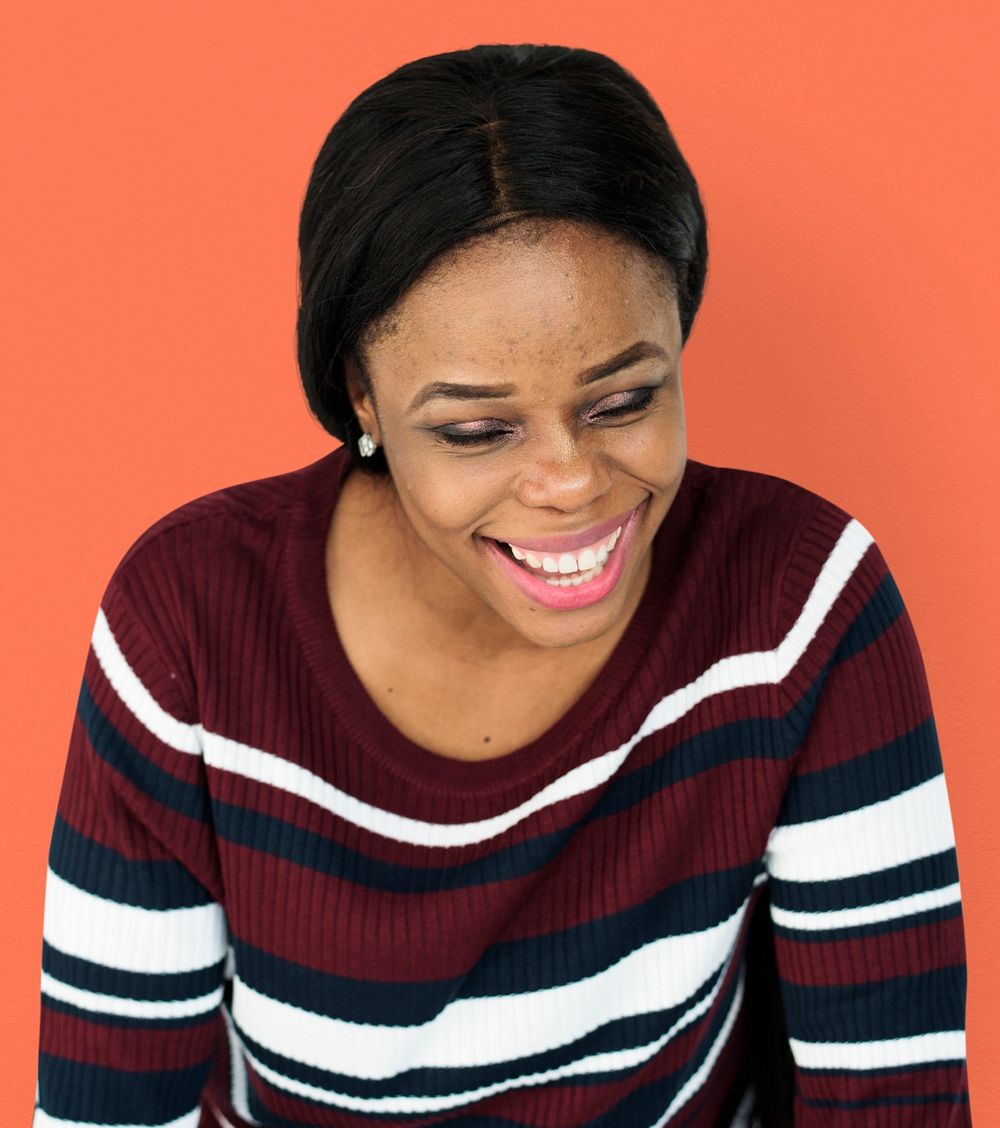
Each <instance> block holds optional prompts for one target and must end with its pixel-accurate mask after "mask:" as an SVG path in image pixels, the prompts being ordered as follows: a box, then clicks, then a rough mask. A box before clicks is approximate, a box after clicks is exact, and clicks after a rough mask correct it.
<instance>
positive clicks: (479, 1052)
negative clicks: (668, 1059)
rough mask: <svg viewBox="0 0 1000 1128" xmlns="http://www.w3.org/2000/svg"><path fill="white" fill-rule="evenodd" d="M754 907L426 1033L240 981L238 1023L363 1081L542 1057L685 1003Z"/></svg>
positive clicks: (469, 1002) (280, 1049)
mask: <svg viewBox="0 0 1000 1128" xmlns="http://www.w3.org/2000/svg"><path fill="white" fill-rule="evenodd" d="M748 902H749V898H748V899H747V900H745V901H744V902H743V904H742V905H741V906H740V907H739V909H738V910H737V911H736V912H735V913H733V915H732V916H730V917H729V918H728V919H727V920H724V921H722V922H720V923H719V924H716V925H713V926H712V927H711V928H706V929H703V930H702V931H699V932H692V933H686V934H684V935H681V936H668V937H663V938H661V939H659V940H655V941H653V942H652V943H649V944H646V945H644V946H642V947H641V948H637V949H636V950H635V951H633V952H630V953H629V954H628V955H627V956H625V957H624V958H622V959H621V960H619V961H618V963H616V964H614V965H612V966H611V967H609V968H607V969H606V970H604V971H601V972H598V973H597V974H596V975H592V976H590V977H588V978H586V979H583V980H579V981H576V982H573V983H567V984H562V985H560V986H558V987H551V988H545V989H543V990H538V991H531V992H525V993H521V994H514V995H500V996H492V997H489V998H459V999H456V1000H454V1001H453V1002H451V1003H449V1004H448V1005H447V1006H446V1007H445V1008H444V1010H442V1011H441V1012H440V1013H439V1014H437V1015H435V1017H434V1018H433V1019H431V1020H430V1021H429V1022H426V1023H423V1024H421V1025H413V1026H388V1025H376V1024H371V1025H369V1024H363V1023H357V1022H346V1021H344V1020H342V1019H336V1018H329V1017H327V1016H326V1015H320V1014H315V1013H313V1012H311V1011H307V1010H304V1009H302V1008H300V1007H296V1006H292V1005H290V1004H288V1003H285V1002H281V1001H280V1000H277V999H273V998H270V997H269V996H267V995H263V994H261V993H260V992H258V991H256V990H254V989H253V988H252V987H250V986H249V985H248V984H246V983H244V982H243V981H242V980H241V979H240V978H239V975H237V977H236V979H235V980H234V986H233V1001H232V1013H233V1018H234V1020H235V1021H236V1023H237V1024H238V1026H239V1027H240V1029H241V1030H243V1031H244V1032H245V1033H246V1034H247V1036H248V1037H249V1038H250V1039H252V1040H253V1041H255V1042H257V1043H258V1044H259V1045H261V1046H264V1047H265V1048H266V1049H269V1050H272V1051H273V1052H275V1053H279V1054H282V1055H283V1056H285V1057H289V1058H292V1059H293V1060H295V1061H298V1062H301V1063H303V1064H304V1065H309V1066H313V1067H314V1068H317V1069H323V1070H326V1071H328V1072H335V1073H346V1074H350V1075H351V1076H354V1077H358V1078H364V1079H366V1080H382V1079H385V1078H389V1077H393V1076H395V1075H397V1074H399V1073H403V1072H405V1071H406V1070H409V1069H422V1068H430V1069H434V1068H441V1069H456V1068H463V1067H475V1066H484V1065H491V1064H495V1063H496V1062H498V1061H509V1060H513V1059H517V1058H521V1057H525V1056H528V1055H532V1054H542V1053H545V1052H546V1051H548V1050H552V1049H555V1048H557V1047H559V1046H563V1045H566V1044H568V1043H570V1042H574V1041H576V1040H577V1039H579V1038H582V1037H584V1036H585V1035H587V1034H588V1033H590V1032H591V1031H592V1030H595V1029H598V1028H599V1027H601V1026H603V1025H604V1024H605V1023H608V1022H614V1021H617V1020H619V1019H623V1018H629V1017H632V1016H634V1015H639V1014H646V1013H649V1012H651V1011H658V1010H664V1009H667V1008H670V1007H676V1006H680V1005H681V1004H683V1003H684V1002H685V1000H687V999H689V998H690V997H691V994H692V992H693V991H695V990H697V989H698V987H699V985H701V984H704V983H706V982H708V981H709V980H710V979H711V977H712V975H713V974H715V973H716V972H717V970H718V968H719V967H720V966H722V965H723V964H724V963H725V961H726V959H727V957H728V955H729V953H730V952H731V950H732V948H733V947H734V945H735V942H736V938H737V935H738V933H739V928H740V923H741V921H742V920H743V916H744V913H745V910H746V906H747V904H748Z"/></svg>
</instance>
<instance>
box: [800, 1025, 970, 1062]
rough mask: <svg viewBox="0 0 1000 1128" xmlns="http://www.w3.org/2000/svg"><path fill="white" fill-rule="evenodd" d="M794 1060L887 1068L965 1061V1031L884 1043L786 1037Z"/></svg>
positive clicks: (951, 1031)
mask: <svg viewBox="0 0 1000 1128" xmlns="http://www.w3.org/2000/svg"><path fill="white" fill-rule="evenodd" d="M788 1044H789V1045H790V1046H791V1048H792V1056H793V1057H794V1058H795V1063H796V1065H798V1066H799V1067H800V1068H802V1069H850V1070H858V1071H865V1070H869V1069H890V1068H892V1067H893V1066H899V1065H920V1064H922V1063H924V1062H935V1061H964V1060H965V1031H964V1030H944V1031H941V1032H940V1033H937V1034H914V1035H913V1036H912V1037H910V1038H889V1039H887V1040H886V1041H884V1042H801V1041H799V1040H798V1039H797V1038H789V1039H788Z"/></svg>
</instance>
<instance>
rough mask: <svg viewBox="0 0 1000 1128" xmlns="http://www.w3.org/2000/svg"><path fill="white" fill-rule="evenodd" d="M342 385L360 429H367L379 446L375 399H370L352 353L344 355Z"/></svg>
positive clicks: (380, 437) (370, 395) (380, 442)
mask: <svg viewBox="0 0 1000 1128" xmlns="http://www.w3.org/2000/svg"><path fill="white" fill-rule="evenodd" d="M344 385H345V387H346V388H347V398H348V399H349V400H350V401H351V407H353V408H354V414H355V415H356V416H357V417H358V423H360V424H361V430H362V431H367V432H368V434H369V435H371V437H372V438H373V439H374V440H375V442H377V443H378V444H379V445H380V446H381V445H382V435H381V433H380V432H379V426H378V416H377V415H376V413H375V401H374V400H373V399H372V394H371V392H370V391H368V390H367V389H366V388H365V380H364V378H363V377H362V375H361V369H360V368H359V367H358V362H357V360H356V359H355V357H354V354H353V353H348V354H347V356H345V357H344Z"/></svg>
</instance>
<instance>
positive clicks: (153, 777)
mask: <svg viewBox="0 0 1000 1128" xmlns="http://www.w3.org/2000/svg"><path fill="white" fill-rule="evenodd" d="M77 711H78V713H79V715H80V719H81V721H82V722H83V726H84V728H85V729H86V732H87V739H88V740H89V741H90V744H91V747H92V748H93V749H94V751H95V752H96V753H97V755H98V756H99V757H100V758H101V759H102V760H103V761H104V762H105V763H106V764H109V765H110V766H111V767H112V768H114V770H115V771H116V772H118V773H119V774H120V775H122V776H124V777H125V779H127V780H128V781H129V783H131V784H132V785H133V786H134V787H137V788H138V789H139V790H140V791H142V792H143V793H144V794H146V795H148V796H149V798H150V799H153V800H155V801H156V802H157V803H159V804H161V805H162V806H164V807H166V808H167V809H168V810H171V811H174V812H175V813H176V814H178V815H184V816H186V817H187V818H189V819H195V820H197V821H198V822H207V821H208V814H209V812H208V797H207V794H206V792H205V789H204V788H202V787H197V786H195V785H194V784H191V783H185V782H184V780H181V779H177V778H176V776H172V775H170V773H169V772H165V771H164V770H163V769H162V768H159V767H157V766H156V764H154V763H152V761H150V760H147V759H146V757H145V756H143V754H142V753H141V752H140V751H139V750H138V749H137V748H136V747H135V746H134V745H132V744H130V743H129V742H128V741H127V740H126V739H125V737H124V736H122V734H121V733H120V732H119V731H118V730H117V729H116V728H115V726H114V725H113V724H112V723H111V722H110V721H109V720H108V719H107V717H105V715H104V714H103V713H102V712H101V710H100V709H99V708H98V707H97V703H96V702H95V701H94V698H93V696H92V694H91V692H90V688H89V686H88V685H87V682H86V680H84V682H83V684H82V685H81V686H80V697H79V701H78V704H77Z"/></svg>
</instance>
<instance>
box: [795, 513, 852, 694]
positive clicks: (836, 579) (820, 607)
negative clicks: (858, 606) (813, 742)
mask: <svg viewBox="0 0 1000 1128" xmlns="http://www.w3.org/2000/svg"><path fill="white" fill-rule="evenodd" d="M872 540H873V537H872V535H871V533H870V532H868V530H867V529H866V528H865V527H864V525H862V524H861V522H860V521H857V520H855V519H854V518H852V519H851V520H850V521H848V522H847V524H846V525H845V526H844V527H843V529H841V531H840V537H839V538H838V540H837V543H836V544H835V545H834V546H833V549H832V550H831V552H830V555H829V556H828V557H827V558H826V560H825V561H824V563H823V567H822V568H821V569H820V572H819V575H818V576H817V577H816V582H815V583H814V584H813V586H812V591H810V593H809V596H808V598H807V599H806V601H805V603H804V604H803V605H802V610H801V611H800V612H799V617H798V619H796V621H795V624H794V626H793V627H792V629H791V630H790V631H789V632H788V634H787V635H785V637H784V638H783V639H782V641H781V643H780V644H779V645H778V648H777V650H776V651H775V655H776V660H777V667H778V680H779V681H780V680H781V679H782V678H784V677H786V676H787V675H788V674H789V673H790V672H791V670H792V668H793V667H794V665H795V663H796V662H798V660H799V659H800V658H801V657H802V655H803V654H804V653H805V650H806V647H807V646H808V645H809V643H810V642H812V640H813V639H814V638H815V637H816V632H817V631H818V630H819V628H820V626H821V625H822V623H823V620H824V619H825V618H826V616H827V613H828V612H829V610H830V608H831V607H832V606H833V604H834V601H835V600H836V598H837V596H838V595H840V593H841V591H843V589H844V587H845V586H846V584H847V581H848V580H849V579H850V578H851V576H852V575H853V574H854V570H855V569H856V568H857V566H858V564H860V563H861V560H862V558H863V557H864V555H865V553H866V552H867V551H868V548H869V546H870V545H871V543H872Z"/></svg>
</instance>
